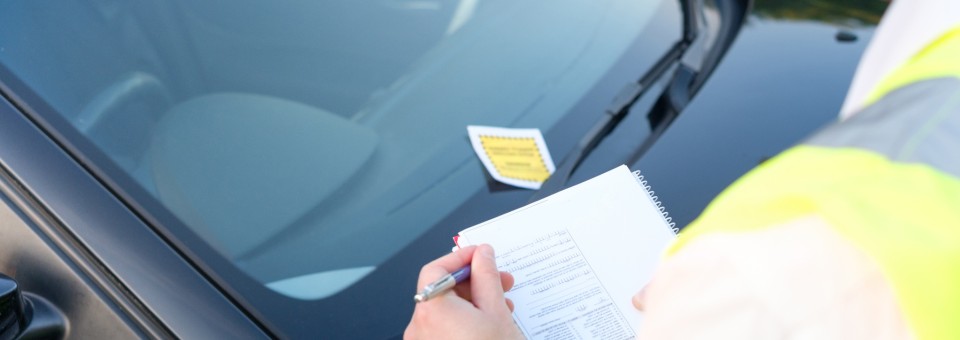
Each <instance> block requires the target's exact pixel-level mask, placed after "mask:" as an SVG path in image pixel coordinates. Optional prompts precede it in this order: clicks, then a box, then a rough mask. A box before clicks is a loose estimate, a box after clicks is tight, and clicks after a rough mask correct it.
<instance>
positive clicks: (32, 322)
mask: <svg viewBox="0 0 960 340" xmlns="http://www.w3.org/2000/svg"><path fill="white" fill-rule="evenodd" d="M66 325H67V322H66V318H65V317H64V316H63V314H62V313H61V312H60V310H58V309H57V308H56V307H54V306H53V304H51V303H50V302H49V301H47V300H46V299H44V298H42V297H39V296H37V295H34V294H30V293H26V294H24V293H21V292H20V285H18V284H17V281H16V280H14V279H13V278H11V277H9V276H6V275H3V274H0V340H12V339H63V337H64V335H65V334H66V329H67V326H66Z"/></svg>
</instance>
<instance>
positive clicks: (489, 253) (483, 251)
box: [479, 244, 494, 258]
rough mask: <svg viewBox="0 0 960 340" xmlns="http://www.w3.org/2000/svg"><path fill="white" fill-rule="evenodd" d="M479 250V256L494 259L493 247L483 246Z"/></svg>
mask: <svg viewBox="0 0 960 340" xmlns="http://www.w3.org/2000/svg"><path fill="white" fill-rule="evenodd" d="M479 250H480V255H483V256H486V257H489V258H494V256H493V247H491V246H490V245H489V244H484V245H482V246H480V249H479Z"/></svg>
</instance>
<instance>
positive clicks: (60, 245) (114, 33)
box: [0, 0, 883, 339]
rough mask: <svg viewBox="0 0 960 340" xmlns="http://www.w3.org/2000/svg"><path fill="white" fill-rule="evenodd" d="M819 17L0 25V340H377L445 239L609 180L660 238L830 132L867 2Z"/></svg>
mask: <svg viewBox="0 0 960 340" xmlns="http://www.w3.org/2000/svg"><path fill="white" fill-rule="evenodd" d="M878 4H879V5H878ZM818 6H820V7H818ZM822 6H824V5H822V4H819V3H814V2H809V3H808V2H803V1H793V2H782V1H772V0H765V1H764V0H757V1H756V2H755V3H751V2H750V1H746V0H705V1H688V0H681V1H674V0H655V1H643V2H638V1H627V0H594V1H572V0H571V1H568V0H563V1H503V0H486V1H480V0H457V1H453V0H449V1H448V0H378V1H369V2H361V1H346V0H340V1H326V2H302V1H273V2H258V1H233V2H230V3H223V2H214V1H209V0H200V1H166V2H148V1H121V2H116V1H85V2H48V1H27V2H10V1H7V2H0V92H2V95H3V98H0V197H2V200H3V204H2V205H0V273H2V274H5V275H4V276H0V294H2V295H0V296H2V297H0V339H8V338H15V337H25V338H37V337H51V338H63V337H70V338H137V337H143V338H274V337H278V338H360V339H377V338H397V337H400V336H402V334H403V330H404V327H405V325H406V324H407V322H408V321H409V317H410V314H411V312H412V310H413V305H414V301H413V299H412V296H413V294H414V293H415V291H416V289H417V287H415V282H416V278H417V275H418V271H419V268H420V267H421V266H422V265H423V264H425V263H427V262H429V261H430V260H431V259H433V258H436V257H438V256H440V255H442V254H444V253H445V252H448V251H449V250H450V247H451V246H452V243H451V240H450V237H451V236H453V235H455V234H456V232H458V231H459V230H462V229H464V228H466V227H469V226H471V225H474V224H476V223H480V222H482V221H484V220H487V219H490V218H493V217H496V216H497V215H499V214H502V213H505V212H508V211H510V210H512V209H515V208H517V207H520V206H522V205H524V204H526V203H528V202H531V201H534V200H537V199H539V198H542V197H544V196H546V195H549V194H551V193H554V192H557V191H559V190H562V189H563V188H566V187H569V186H571V185H574V184H577V183H579V182H582V181H583V180H586V179H588V178H590V177H592V176H595V175H597V174H599V173H602V172H603V171H605V170H608V169H610V168H613V167H615V166H617V165H619V164H627V165H629V166H630V167H631V168H634V169H641V170H642V171H643V173H644V174H645V176H646V178H647V179H648V180H649V181H650V183H651V184H652V185H653V187H654V189H656V195H658V196H659V198H660V200H661V201H662V202H663V203H664V204H665V206H666V207H667V208H668V209H669V210H670V212H671V217H672V218H673V220H674V221H675V222H677V223H678V225H680V226H683V225H686V224H687V223H689V222H690V221H692V220H693V219H694V218H695V216H696V215H697V214H698V213H699V211H700V210H702V209H703V207H704V206H705V205H706V204H707V203H708V202H709V200H710V199H711V198H712V197H714V196H715V195H716V194H717V193H718V192H719V191H720V190H722V188H723V187H725V186H726V185H727V184H729V183H730V182H732V181H733V180H734V179H735V178H736V177H738V176H739V175H741V174H743V173H744V172H746V171H748V170H749V169H750V168H752V167H753V166H755V165H756V164H758V163H759V162H762V161H763V160H764V159H765V158H767V157H769V156H772V155H774V154H776V153H777V152H778V151H780V150H783V149H784V148H786V147H788V146H790V145H791V144H793V143H796V142H798V141H799V140H801V139H802V138H803V137H804V136H805V135H808V134H810V133H811V132H812V131H814V130H815V129H817V128H818V127H819V126H822V125H823V124H825V123H827V122H829V121H831V120H832V119H833V117H835V114H836V112H837V110H838V109H839V107H840V103H841V101H842V98H843V95H844V93H845V91H846V87H847V86H848V84H849V81H850V79H851V78H852V74H853V71H854V69H855V66H856V63H857V60H858V58H859V55H860V53H861V52H862V51H863V49H864V47H865V46H866V45H865V44H866V42H867V41H868V40H869V36H870V34H872V31H873V27H874V25H875V24H876V21H877V20H878V18H879V15H880V13H882V11H883V5H882V4H880V2H876V4H873V3H870V4H864V3H862V2H860V1H836V2H834V3H833V4H832V5H831V6H827V7H822ZM471 124H480V125H492V126H503V127H525V128H538V129H540V130H541V131H543V133H544V138H545V140H546V143H547V145H548V147H549V150H550V152H551V153H552V155H553V158H554V159H556V160H557V161H558V163H557V169H556V171H555V172H554V174H553V175H552V176H551V177H550V178H549V179H548V180H547V181H546V182H545V183H544V184H543V187H542V188H541V189H540V190H536V191H534V190H527V189H521V188H515V187H511V186H507V185H504V184H501V183H498V182H496V181H494V180H493V179H492V177H491V176H490V175H489V174H487V173H485V170H484V169H483V166H482V164H481V163H480V161H479V160H478V159H477V157H476V155H475V154H473V151H472V149H471V148H470V144H469V141H468V140H467V137H466V126H467V125H471Z"/></svg>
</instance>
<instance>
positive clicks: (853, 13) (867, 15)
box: [754, 0, 888, 25]
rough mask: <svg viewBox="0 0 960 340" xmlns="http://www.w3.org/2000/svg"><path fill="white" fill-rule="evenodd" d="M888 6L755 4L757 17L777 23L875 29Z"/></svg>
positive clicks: (852, 1) (848, 0)
mask: <svg viewBox="0 0 960 340" xmlns="http://www.w3.org/2000/svg"><path fill="white" fill-rule="evenodd" d="M887 4H888V3H887V2H886V1H881V0H755V1H754V13H755V14H757V15H758V16H760V17H770V18H777V19H788V20H815V21H823V22H830V23H837V24H842V25H863V24H869V25H876V24H877V23H878V22H879V21H880V17H881V16H882V15H883V11H884V10H885V9H886V8H887Z"/></svg>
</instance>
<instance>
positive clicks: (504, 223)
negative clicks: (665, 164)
mask: <svg viewBox="0 0 960 340" xmlns="http://www.w3.org/2000/svg"><path fill="white" fill-rule="evenodd" d="M674 237H675V225H674V224H673V223H672V222H671V221H670V218H669V214H668V213H667V212H666V210H665V209H664V208H663V206H662V205H661V204H660V202H659V200H658V199H657V197H656V195H655V194H654V192H653V190H651V188H650V186H649V185H648V183H647V182H646V181H645V180H644V178H643V176H641V175H640V173H639V172H631V171H630V170H629V169H628V168H627V167H626V166H620V167H618V168H616V169H613V170H611V171H609V172H606V173H604V174H602V175H600V176H597V177H594V178H592V179H590V180H588V181H586V182H583V183H581V184H579V185H576V186H573V187H570V188H568V189H566V190H564V191H561V192H558V193H556V194H553V195H551V196H549V197H547V198H544V199H542V200H539V201H536V202H533V203H531V204H529V205H527V206H524V207H522V208H519V209H517V210H514V211H512V212H509V213H507V214H504V215H501V216H500V217H497V218H494V219H492V220H489V221H487V222H484V223H481V224H478V225H476V226H473V227H470V228H468V229H465V230H463V231H461V232H460V233H459V235H458V236H457V237H456V243H457V245H458V246H461V247H464V246H468V245H475V244H482V243H487V244H490V245H492V246H493V247H494V250H495V251H496V255H497V266H498V267H499V268H500V270H503V271H508V272H510V273H511V274H513V276H514V278H515V279H516V280H515V284H514V287H513V289H511V290H510V291H509V292H507V293H506V295H507V297H509V298H510V299H511V300H513V302H514V305H515V307H516V308H515V309H514V314H513V317H514V320H515V321H516V323H517V325H518V326H519V327H520V329H521V330H522V331H523V333H524V335H525V336H526V337H527V338H528V339H580V338H587V339H628V338H633V337H636V335H637V334H638V330H639V329H640V327H641V322H642V315H641V313H640V312H639V311H637V310H636V309H635V308H634V307H633V306H632V304H631V297H632V296H633V295H634V294H635V293H636V292H637V291H638V290H639V289H640V288H642V287H643V286H644V285H645V284H647V282H649V280H650V278H651V275H652V274H653V271H654V269H655V267H656V264H657V262H658V260H659V259H660V257H661V255H662V253H663V251H664V249H665V248H666V246H667V245H668V244H669V243H670V242H671V241H672V240H673V239H674Z"/></svg>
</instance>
